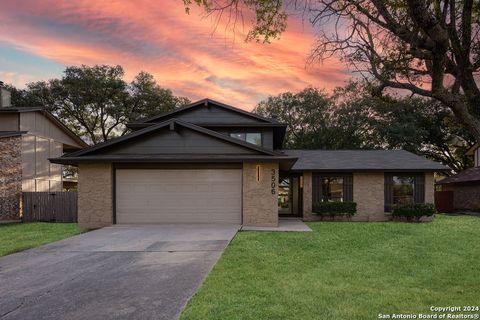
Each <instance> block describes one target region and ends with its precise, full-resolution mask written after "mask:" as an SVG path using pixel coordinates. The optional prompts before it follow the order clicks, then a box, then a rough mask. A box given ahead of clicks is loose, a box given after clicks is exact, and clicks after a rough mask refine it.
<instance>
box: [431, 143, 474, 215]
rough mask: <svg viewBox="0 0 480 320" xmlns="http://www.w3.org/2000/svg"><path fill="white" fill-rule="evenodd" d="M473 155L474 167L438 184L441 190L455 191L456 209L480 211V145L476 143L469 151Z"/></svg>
mask: <svg viewBox="0 0 480 320" xmlns="http://www.w3.org/2000/svg"><path fill="white" fill-rule="evenodd" d="M467 155H470V156H472V157H473V160H474V167H473V168H469V169H466V170H464V171H461V172H459V173H458V174H456V175H453V176H450V177H446V178H444V179H442V180H440V181H439V182H438V183H437V184H438V185H439V186H440V187H441V191H451V192H452V193H453V204H452V207H453V210H454V211H474V212H480V145H479V144H476V145H474V146H473V147H472V148H470V149H469V150H468V151H467Z"/></svg>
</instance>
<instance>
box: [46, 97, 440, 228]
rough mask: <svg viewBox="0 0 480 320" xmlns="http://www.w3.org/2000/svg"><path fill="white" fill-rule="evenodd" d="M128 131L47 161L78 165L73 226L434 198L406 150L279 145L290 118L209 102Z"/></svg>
mask: <svg viewBox="0 0 480 320" xmlns="http://www.w3.org/2000/svg"><path fill="white" fill-rule="evenodd" d="M128 126H129V127H130V128H131V129H133V130H134V132H132V133H130V134H127V135H125V136H123V137H120V138H116V139H112V140H110V141H108V142H105V143H101V144H98V145H96V146H93V147H90V148H87V149H84V150H81V151H78V152H74V153H72V154H67V155H64V156H62V157H59V158H54V159H51V161H52V162H53V163H58V164H70V165H77V166H78V167H79V184H78V193H79V199H78V201H79V203H78V205H79V212H78V220H79V223H80V224H81V225H83V226H86V227H92V228H93V227H102V226H107V225H111V224H114V223H118V224H129V223H147V224H148V223H184V222H188V223H236V224H243V225H251V226H277V225H278V219H279V216H296V217H302V218H303V219H304V220H315V219H316V216H315V215H313V214H312V203H313V202H315V201H355V202H356V203H357V204H358V214H357V215H356V216H355V217H354V220H363V221H369V220H374V221H378V220H387V219H389V216H388V215H386V214H385V212H386V211H389V210H390V209H391V206H392V204H394V203H399V202H407V201H417V202H429V203H433V193H434V181H433V172H435V171H443V170H445V169H446V168H445V167H444V166H442V165H439V164H437V163H435V162H432V161H429V160H427V159H425V158H422V157H419V156H417V155H414V154H411V153H409V152H406V151H348V150H342V151H325V150H282V149H281V148H282V144H283V140H284V137H285V130H286V125H285V124H282V123H278V122H277V121H276V120H273V119H268V118H264V117H261V116H258V115H256V114H253V113H249V112H246V111H243V110H240V109H237V108H234V107H231V106H228V105H225V104H222V103H219V102H215V101H212V100H209V99H205V100H201V101H198V102H195V103H192V104H190V105H188V106H186V107H183V108H180V109H176V110H174V111H172V112H168V113H165V114H161V115H159V116H156V117H153V118H149V119H143V120H140V121H138V122H136V123H131V124H129V125H128Z"/></svg>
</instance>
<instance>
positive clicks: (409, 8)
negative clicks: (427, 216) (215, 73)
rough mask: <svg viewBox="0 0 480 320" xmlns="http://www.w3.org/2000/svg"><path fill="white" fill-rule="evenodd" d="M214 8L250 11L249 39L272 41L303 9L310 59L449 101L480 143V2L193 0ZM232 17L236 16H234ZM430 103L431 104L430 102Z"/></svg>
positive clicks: (412, 0)
mask: <svg viewBox="0 0 480 320" xmlns="http://www.w3.org/2000/svg"><path fill="white" fill-rule="evenodd" d="M192 2H193V3H197V4H198V5H201V6H203V7H204V8H205V9H206V10H207V11H208V12H209V13H212V12H219V13H220V14H223V13H225V11H227V12H229V13H231V14H233V15H235V16H239V14H241V11H242V10H249V11H252V13H251V14H252V15H253V16H254V17H255V18H254V19H253V27H252V29H251V30H250V32H249V34H248V38H249V39H257V40H263V41H270V40H271V39H272V38H275V37H278V36H279V35H280V34H281V33H282V32H283V31H284V30H285V28H286V23H287V19H288V13H289V11H288V10H301V11H302V12H303V16H304V17H306V18H307V19H308V20H309V21H310V22H311V23H312V24H313V25H314V26H315V28H316V30H317V31H318V32H317V35H318V42H317V43H316V45H315V47H314V50H313V54H312V58H314V59H316V58H319V59H325V58H328V57H330V56H332V55H337V56H340V57H341V58H342V59H343V60H344V61H345V62H346V63H348V64H349V65H350V66H351V67H353V68H354V69H355V70H357V71H359V72H360V73H362V74H363V75H364V76H365V77H367V78H369V79H375V80H376V81H377V82H378V84H379V88H380V89H381V90H383V89H384V88H386V87H390V88H395V89H404V90H408V91H410V92H412V93H413V94H415V95H418V96H423V97H428V98H433V99H435V100H437V101H439V102H441V103H442V104H443V105H445V106H446V107H448V108H449V109H450V110H451V111H452V112H453V114H454V115H455V117H456V119H457V120H458V121H459V122H460V123H461V124H462V125H463V126H464V127H465V128H466V129H467V130H468V131H469V132H470V133H471V134H472V135H473V136H474V137H475V139H476V141H478V142H480V89H479V86H478V79H477V78H478V76H479V72H480V34H479V31H480V28H479V20H480V3H479V2H478V1H473V0H462V1H459V0H315V1H297V0H221V1H218V0H188V1H184V3H186V5H187V6H188V5H190V4H191V3H192ZM233 21H235V20H233ZM426 107H428V106H426Z"/></svg>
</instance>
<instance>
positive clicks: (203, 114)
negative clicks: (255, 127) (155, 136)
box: [156, 105, 265, 124]
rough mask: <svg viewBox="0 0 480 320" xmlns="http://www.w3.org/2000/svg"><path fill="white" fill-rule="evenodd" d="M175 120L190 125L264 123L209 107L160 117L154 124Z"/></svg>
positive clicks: (239, 114) (222, 109)
mask: <svg viewBox="0 0 480 320" xmlns="http://www.w3.org/2000/svg"><path fill="white" fill-rule="evenodd" d="M171 118H176V119H180V120H183V121H186V122H190V123H195V124H196V123H212V124H213V123H214V124H222V123H225V124H231V123H265V121H261V120H259V119H255V118H252V117H249V116H247V115H243V114H241V113H237V112H234V111H230V110H227V109H224V108H219V107H215V106H213V105H212V106H210V107H204V106H201V107H196V108H192V109H188V110H185V111H184V112H179V113H175V114H172V115H169V116H165V117H162V118H160V119H158V120H156V122H163V121H165V120H168V119H171Z"/></svg>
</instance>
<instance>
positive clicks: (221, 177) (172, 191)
mask: <svg viewBox="0 0 480 320" xmlns="http://www.w3.org/2000/svg"><path fill="white" fill-rule="evenodd" d="M115 215H116V223H119V224H133V223H140V224H141V223H145V224H148V223H235V224H241V223H242V170H241V169H117V170H115Z"/></svg>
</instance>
